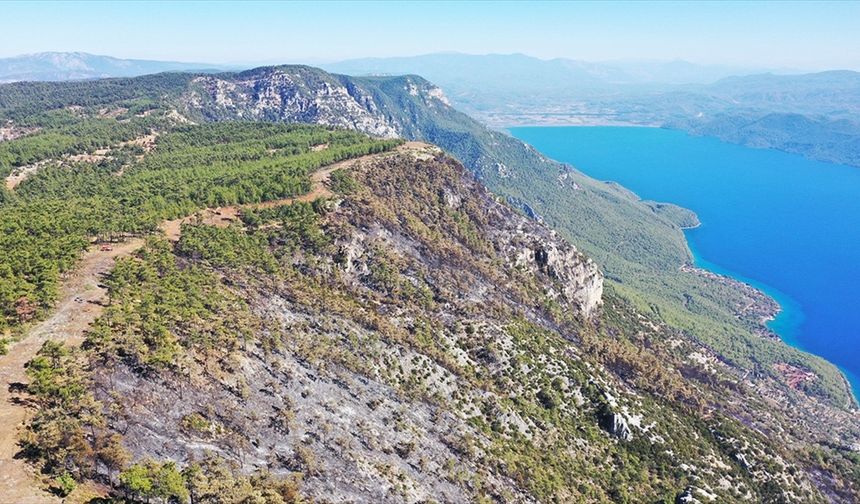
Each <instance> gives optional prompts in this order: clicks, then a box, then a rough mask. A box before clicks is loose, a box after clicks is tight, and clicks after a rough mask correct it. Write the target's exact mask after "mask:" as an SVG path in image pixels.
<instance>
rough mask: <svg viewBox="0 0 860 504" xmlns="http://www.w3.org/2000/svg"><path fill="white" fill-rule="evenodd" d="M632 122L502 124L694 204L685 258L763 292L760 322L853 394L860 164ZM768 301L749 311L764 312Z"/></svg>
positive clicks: (611, 176) (599, 173)
mask: <svg viewBox="0 0 860 504" xmlns="http://www.w3.org/2000/svg"><path fill="white" fill-rule="evenodd" d="M564 126H569V127H568V128H567V129H566V131H565V128H564ZM634 126H635V127H628V126H627V125H625V126H605V125H603V124H600V125H598V126H594V125H590V124H574V125H571V124H567V125H562V124H552V125H545V124H542V125H540V126H538V127H536V128H534V130H533V131H529V129H528V128H525V127H523V129H522V130H521V131H512V130H517V129H519V127H512V128H511V129H510V130H509V132H510V133H511V134H513V135H514V136H515V137H517V138H520V139H522V140H525V141H526V142H527V143H530V144H532V145H534V146H535V148H536V149H538V150H539V151H541V152H543V153H545V154H546V155H547V156H548V157H550V158H553V159H557V160H559V161H561V162H564V163H568V164H571V165H573V166H576V167H577V169H579V170H580V171H582V172H583V173H585V174H587V175H589V176H591V177H593V178H595V179H597V180H615V181H617V183H618V184H619V185H621V186H623V187H626V188H630V189H631V192H633V193H635V194H637V195H638V196H639V197H640V199H642V200H656V201H663V202H672V203H674V204H676V206H680V207H683V208H693V209H695V212H696V214H699V215H701V216H702V220H703V221H704V220H707V221H708V223H709V225H708V226H702V225H701V223H700V225H699V226H695V227H693V226H689V227H683V228H682V230H683V234H684V238H685V241H686V244H687V246H688V248H690V250H691V253H692V255H693V257H692V259H693V263H692V264H691V265H690V267H695V268H700V269H702V270H705V271H709V272H711V273H713V274H715V275H722V276H725V277H727V278H728V279H730V281H735V282H739V283H740V284H743V285H745V286H748V288H750V289H756V290H757V291H759V292H761V293H762V295H763V296H766V297H767V298H768V299H770V300H771V301H772V302H773V303H774V306H775V307H776V308H775V309H774V310H771V312H770V315H771V316H769V317H768V316H765V317H762V319H761V320H760V321H759V322H760V325H761V326H763V327H764V331H767V332H769V333H771V334H776V335H778V338H779V339H780V341H782V342H783V343H785V344H786V345H788V346H791V347H794V348H797V349H798V350H801V351H803V352H806V353H809V354H813V355H817V356H820V357H821V358H823V359H824V360H827V361H829V362H830V363H831V364H833V365H834V366H835V367H836V368H838V370H839V372H840V373H841V375H842V378H843V379H844V381H845V382H846V383H848V384H849V385H850V386H849V387H847V390H848V391H849V393H850V394H851V395H853V397H854V400H855V401H856V398H857V397H860V381H858V379H857V375H858V374H860V373H854V374H852V370H856V369H858V365H857V363H858V359H860V352H858V351H857V350H858V347H857V346H855V343H854V342H855V340H854V338H853V336H852V334H854V333H852V332H851V329H852V328H855V327H860V316H858V314H857V313H856V311H854V310H852V308H851V302H850V300H851V299H855V298H856V288H855V287H854V286H855V285H856V282H852V277H851V271H853V270H852V266H851V265H852V264H854V262H853V260H852V259H851V258H850V256H847V255H846V254H845V253H844V251H846V250H858V249H860V239H858V237H857V235H856V233H854V232H852V231H851V230H852V229H857V228H859V227H860V202H857V199H856V193H857V191H858V190H860V179H858V176H860V175H858V173H857V172H856V169H855V168H853V167H850V166H846V165H834V164H832V163H823V162H819V161H812V160H809V159H808V158H805V157H802V156H801V155H799V154H790V153H785V152H782V151H777V150H769V149H755V148H752V147H745V146H742V145H738V144H733V143H728V142H724V141H722V140H719V139H716V138H712V137H698V136H693V135H690V134H689V133H688V132H685V131H682V130H671V129H667V128H661V127H651V128H649V127H643V125H641V124H639V125H634ZM776 180H779V181H780V183H779V184H774V181H776ZM833 215H840V216H842V218H841V219H839V220H833V219H832V218H831V217H832V216H833ZM822 222H827V223H828V225H827V226H823V225H822V224H821V223H822ZM775 223H784V224H783V225H774V224H775ZM785 224H789V225H785ZM698 250H701V251H704V252H705V254H706V255H707V257H708V259H711V260H713V261H715V262H713V263H712V262H710V261H708V260H705V259H704V258H703V257H702V255H701V254H700V253H698ZM846 259H847V262H846ZM720 264H726V265H727V267H722V266H720ZM737 271H745V272H747V273H748V274H750V276H753V275H754V276H755V277H756V278H760V279H761V281H754V280H752V279H751V278H750V277H748V276H747V275H745V274H738V273H737ZM772 285H780V289H779V290H778V289H777V288H774V287H772ZM783 289H784V290H785V292H783V291H782V290H783ZM787 292H791V293H792V294H791V295H789V294H787ZM766 304H767V303H764V304H762V306H761V308H762V310H760V309H759V307H756V308H751V309H754V310H755V311H756V312H759V311H760V312H761V313H762V314H765V313H767V311H766V310H764V308H765V305H766ZM748 320H749V321H752V318H749V319H748Z"/></svg>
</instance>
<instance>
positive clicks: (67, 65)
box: [0, 52, 227, 82]
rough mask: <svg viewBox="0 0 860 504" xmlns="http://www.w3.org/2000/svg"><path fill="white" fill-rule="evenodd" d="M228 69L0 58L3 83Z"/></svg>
mask: <svg viewBox="0 0 860 504" xmlns="http://www.w3.org/2000/svg"><path fill="white" fill-rule="evenodd" d="M226 68H227V67H226V66H225V65H211V64H205V63H181V62H177V61H156V60H139V59H120V58H114V57H111V56H100V55H95V54H88V53H83V52H42V53H36V54H25V55H21V56H15V57H11V58H0V82H17V81H64V80H84V79H101V78H105V77H135V76H138V75H145V74H152V73H159V72H178V71H192V70H195V71H205V70H224V69H226Z"/></svg>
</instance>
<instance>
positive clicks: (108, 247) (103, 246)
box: [99, 243, 113, 252]
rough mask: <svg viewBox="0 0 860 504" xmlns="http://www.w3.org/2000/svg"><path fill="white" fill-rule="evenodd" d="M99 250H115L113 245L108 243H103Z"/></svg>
mask: <svg viewBox="0 0 860 504" xmlns="http://www.w3.org/2000/svg"><path fill="white" fill-rule="evenodd" d="M99 250H101V251H102V252H110V251H111V250H113V247H111V246H110V245H108V244H107V243H102V246H101V247H99Z"/></svg>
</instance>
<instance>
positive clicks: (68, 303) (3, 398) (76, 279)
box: [0, 238, 143, 504]
mask: <svg viewBox="0 0 860 504" xmlns="http://www.w3.org/2000/svg"><path fill="white" fill-rule="evenodd" d="M141 245H143V240H142V239H140V238H137V239H133V240H130V241H127V242H125V243H121V244H118V245H116V246H114V247H113V250H111V251H102V250H99V249H98V248H97V247H92V248H90V250H88V251H87V252H86V253H85V254H84V257H83V259H82V260H81V263H80V264H79V265H78V268H77V269H76V270H75V271H74V272H72V273H71V275H70V276H69V278H68V279H67V280H66V281H65V282H64V283H63V286H62V288H61V294H60V300H59V302H58V303H57V306H56V308H55V309H54V313H53V314H52V315H51V316H50V317H48V318H47V319H46V320H44V321H42V322H40V323H39V324H37V325H36V326H34V327H33V328H32V329H31V330H30V333H29V334H28V336H27V338H25V339H23V340H21V341H19V342H18V343H16V344H14V345H12V346H11V347H10V348H9V353H8V354H6V355H3V356H0V387H2V388H0V426H2V429H0V503H2V504H13V503H14V504H29V503H42V502H59V499H57V498H56V497H53V496H52V495H50V494H48V493H45V492H43V491H41V490H40V489H39V488H38V487H37V486H36V485H34V476H35V475H34V474H33V470H32V468H31V467H30V466H29V465H28V464H27V463H26V461H25V460H23V459H20V458H16V455H17V453H18V452H19V450H20V449H19V447H18V436H19V432H20V429H21V428H22V426H23V424H24V422H25V421H26V419H27V416H28V414H29V410H28V408H27V396H26V393H25V392H23V391H22V390H21V387H22V386H23V384H25V383H27V374H26V372H25V370H24V365H25V364H26V363H27V362H28V361H29V360H31V359H32V358H33V357H34V356H35V355H36V352H38V351H39V349H40V348H41V347H42V344H43V343H44V342H45V341H48V340H62V341H64V342H66V343H70V344H78V343H80V342H81V341H82V340H83V336H84V332H85V331H86V330H87V328H88V327H89V326H90V324H91V323H92V322H93V321H95V319H96V318H98V316H99V315H100V314H101V312H102V308H103V303H104V301H105V298H106V296H107V290H106V289H105V288H104V287H101V286H100V285H99V283H100V282H101V279H102V277H103V276H104V275H105V274H107V273H108V272H110V270H111V268H113V265H114V263H115V262H116V259H117V258H118V257H123V256H127V255H130V254H131V253H132V252H134V251H135V250H137V249H138V248H140V247H141Z"/></svg>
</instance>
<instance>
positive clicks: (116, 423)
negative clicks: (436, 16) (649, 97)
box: [28, 144, 853, 502]
mask: <svg viewBox="0 0 860 504" xmlns="http://www.w3.org/2000/svg"><path fill="white" fill-rule="evenodd" d="M330 188H331V190H332V191H333V192H334V193H335V194H336V197H335V198H334V199H332V200H330V201H327V202H317V204H315V205H313V206H311V205H307V204H305V205H302V204H297V205H293V206H289V205H288V206H281V207H273V208H268V209H265V210H262V211H259V212H247V213H246V214H245V215H243V216H242V218H243V221H244V222H243V223H244V226H242V225H240V224H239V223H235V224H234V225H233V226H230V227H226V228H224V227H215V226H209V225H205V224H196V225H195V224H192V225H187V226H185V227H184V228H183V232H182V237H181V238H180V240H179V241H178V243H176V244H175V245H173V246H171V245H169V244H167V243H166V242H164V241H157V240H156V241H153V242H150V244H149V245H148V246H147V248H146V249H144V251H143V252H142V253H141V254H140V255H139V256H138V257H137V258H136V259H133V260H126V261H123V262H121V264H120V265H119V266H118V267H117V268H116V270H115V271H114V273H113V275H112V277H111V278H110V280H109V282H108V284H109V286H110V289H111V299H112V302H111V305H110V306H109V307H108V308H107V310H106V312H105V315H104V316H103V317H102V319H101V320H100V321H99V322H98V323H97V324H96V327H95V328H94V330H93V331H92V333H91V334H90V336H89V337H88V339H87V342H86V343H85V346H84V348H83V350H82V351H80V352H74V353H72V354H70V355H62V352H60V357H58V358H57V363H58V365H57V367H58V369H57V371H56V372H57V373H60V376H62V375H68V376H74V377H79V379H80V380H81V381H80V383H81V384H84V386H83V388H81V389H76V391H75V392H74V394H78V396H77V398H76V400H75V401H74V404H73V405H67V406H60V407H57V406H56V405H55V403H54V402H53V394H54V393H55V392H54V391H53V389H52V388H51V387H50V386H49V385H50V384H51V383H52V381H51V380H55V379H57V378H56V377H54V376H53V375H51V374H50V373H47V372H44V373H42V372H41V370H44V369H45V361H44V360H43V361H38V360H37V361H36V362H35V363H34V364H33V365H32V366H31V367H32V368H33V369H37V370H40V372H39V373H33V377H34V378H36V379H37V380H38V383H39V384H40V387H39V388H34V390H35V391H37V392H36V402H37V403H39V404H40V405H41V409H40V412H39V413H38V414H37V415H36V417H35V419H34V421H33V422H32V423H31V427H30V429H31V430H30V432H31V437H29V438H28V442H29V443H30V445H29V446H28V448H29V450H28V452H29V453H31V454H32V455H34V456H35V457H36V459H37V460H38V461H40V462H41V463H43V464H45V467H46V468H48V470H52V469H51V468H52V467H55V466H54V465H53V464H56V454H57V453H66V454H68V456H69V459H67V460H69V461H71V462H67V465H66V466H65V467H66V468H68V470H69V471H71V472H72V473H73V474H81V475H84V477H83V478H82V479H84V480H86V479H95V480H97V481H102V482H105V483H108V482H114V483H117V484H118V485H119V486H120V487H121V488H122V489H123V490H124V491H126V492H129V493H130V494H132V495H135V496H137V497H138V498H140V499H146V498H150V497H159V496H163V497H165V498H171V497H172V498H176V499H179V500H185V499H187V498H188V497H189V496H190V495H192V494H193V495H195V496H196V497H197V498H198V499H200V500H203V501H217V498H218V497H217V496H218V494H219V492H223V495H221V497H222V498H225V499H227V497H225V495H230V496H238V495H240V492H253V490H257V491H263V488H264V487H262V486H261V487H258V488H255V489H253V490H252V489H251V488H246V489H244V490H240V489H239V487H238V486H237V487H235V488H234V487H229V490H227V489H225V488H224V487H223V486H219V485H228V483H223V482H228V481H232V479H233V478H238V477H241V476H238V475H240V474H242V473H251V474H260V475H262V474H266V473H267V474H269V476H268V477H269V478H275V479H281V478H285V479H284V480H283V481H289V482H291V483H290V485H291V486H289V492H287V491H286V490H283V491H282V492H281V493H280V494H279V495H282V496H286V495H288V494H289V495H290V496H291V497H279V498H280V499H281V500H274V497H273V496H272V495H273V494H268V495H269V496H268V497H266V496H260V497H259V498H260V499H261V500H262V501H264V502H283V501H286V502H292V501H295V500H296V494H299V495H304V496H308V497H310V498H313V499H314V500H316V501H321V502H327V501H330V502H342V501H355V502H370V501H372V502H426V501H428V500H435V501H441V502H466V501H481V500H495V501H500V502H538V501H539V502H571V501H593V502H609V501H612V502H624V501H629V502H642V501H662V502H666V501H668V502H671V501H673V500H674V499H675V498H676V497H677V496H680V495H683V494H685V493H689V494H690V495H695V496H696V497H697V498H699V499H709V498H712V499H716V500H718V501H720V502H741V501H745V500H749V501H774V502H776V501H779V500H780V499H781V500H785V501H796V502H816V501H822V500H823V499H824V496H823V494H822V493H821V491H820V490H818V489H817V488H816V486H815V485H813V484H812V483H811V480H810V477H809V476H807V475H806V473H804V472H803V470H802V467H803V465H802V464H800V461H801V460H802V458H801V457H800V456H799V455H798V454H797V453H796V452H794V451H785V450H784V448H783V447H775V446H773V445H772V443H770V442H768V440H767V439H766V438H765V437H763V436H762V435H759V434H757V433H755V431H753V430H751V429H748V428H747V427H745V426H744V425H743V424H742V423H740V422H737V421H734V420H730V419H729V418H726V417H724V416H722V415H721V414H719V413H714V414H715V416H714V417H712V418H710V419H707V420H700V419H698V417H697V414H696V408H697V407H706V406H705V405H706V404H707V402H708V401H709V400H711V399H713V398H716V397H718V395H719V394H721V393H723V394H729V395H730V396H732V397H734V396H735V395H736V394H737V392H733V391H732V390H733V389H736V388H737V387H743V386H744V385H742V382H741V381H739V380H738V378H737V377H733V376H732V374H731V373H730V372H729V373H726V371H725V370H723V369H720V366H719V365H718V364H717V363H713V364H709V365H708V366H710V367H712V368H713V370H712V371H709V370H708V369H707V367H698V366H695V365H694V366H688V367H687V368H686V371H685V372H687V373H689V375H690V380H689V382H688V383H684V382H683V380H681V375H680V373H679V371H680V370H679V369H677V368H674V362H675V361H674V360H670V361H669V362H665V365H666V366H665V367H663V368H659V367H658V366H655V363H657V362H658V359H660V358H662V357H663V356H662V355H660V354H658V353H656V352H657V351H656V350H653V349H650V348H649V347H650V345H651V344H653V343H656V342H657V341H660V340H661V339H662V338H667V337H672V338H677V337H679V335H678V334H677V333H673V332H672V331H671V330H668V329H667V328H665V327H661V326H659V325H655V324H653V322H651V321H649V320H648V319H647V318H645V317H643V316H642V315H640V314H637V313H636V312H635V310H631V308H630V307H629V306H627V305H625V304H624V303H622V302H619V300H618V299H617V298H616V297H615V296H614V295H612V294H609V295H608V296H606V297H604V296H603V295H602V293H601V290H602V280H601V276H600V274H599V273H598V271H597V268H596V267H595V265H594V264H593V263H592V262H591V261H590V260H589V259H587V258H585V257H584V256H583V255H581V254H580V253H579V252H577V251H576V250H575V249H574V248H573V247H572V246H571V245H569V244H567V243H566V242H565V241H564V240H562V239H560V238H559V237H558V236H557V235H556V234H555V233H553V232H552V231H550V230H548V229H546V228H545V227H543V226H542V225H540V224H537V223H535V222H534V221H532V220H530V219H527V218H525V217H523V216H521V215H519V214H517V213H516V212H514V211H513V210H512V209H510V208H509V207H507V206H505V205H504V204H502V203H500V202H498V201H497V199H496V197H495V196H494V195H492V194H491V193H489V192H487V191H486V189H484V188H483V187H482V186H481V185H480V184H479V183H477V181H475V180H474V179H473V178H472V177H471V176H470V175H469V174H468V173H467V172H466V171H465V170H464V169H463V168H462V166H460V165H459V164H458V163H457V162H455V161H454V160H452V159H451V158H448V157H446V156H445V155H444V154H442V153H441V152H440V151H439V150H438V149H436V148H434V147H431V146H422V145H415V144H410V145H407V146H405V147H404V148H401V149H399V150H396V151H394V152H391V153H386V154H380V155H377V156H375V157H373V158H365V159H364V160H361V161H358V162H356V163H353V164H352V165H351V166H350V167H349V168H348V169H346V170H343V171H340V172H334V173H333V174H332V179H331V182H330ZM602 299H606V305H605V306H603V307H602V308H601V304H602V303H601V300H602ZM621 333H625V334H628V335H631V337H632V335H634V334H638V335H637V336H636V337H637V338H642V340H641V341H640V343H644V342H649V343H645V344H644V345H642V346H640V348H639V352H638V355H637V354H636V352H635V351H633V352H631V351H630V349H628V347H627V345H628V343H626V342H625V338H626V337H617V336H616V335H619V334H621ZM690 345H694V344H693V343H691V342H685V341H678V342H677V343H676V346H675V351H676V352H681V353H686V352H696V353H697V355H701V357H702V359H703V360H704V362H708V359H709V357H708V355H710V354H708V351H707V350H706V349H704V348H702V347H697V346H690ZM56 353H57V352H56V351H54V354H56ZM49 355H51V354H49V353H47V352H45V353H44V354H43V356H42V358H43V359H47V358H48V357H49ZM167 356H169V358H166V357H167ZM678 362H681V361H678ZM698 373H701V375H700V376H699V377H698V378H696V376H697V374H698ZM622 377H623V378H622ZM729 384H730V385H729ZM42 390H43V391H42ZM669 398H672V401H671V402H667V399H669ZM78 403H83V404H89V405H93V406H92V408H94V410H95V411H96V412H98V413H97V414H93V413H92V411H93V410H92V409H90V410H88V412H81V411H79V410H78V409H77V407H76V406H75V405H76V404H78ZM55 421H61V422H63V421H64V422H66V423H67V424H69V425H77V426H78V427H79V428H80V429H81V434H82V436H83V440H80V439H77V438H75V437H74V436H72V437H71V439H69V440H68V441H66V440H63V439H60V440H59V444H51V443H57V440H56V439H54V438H51V437H50V436H49V435H47V434H49V433H50V432H51V429H52V422H55ZM771 428H773V429H777V428H781V424H773V425H772V427H771ZM849 430H850V428H849ZM90 432H93V433H94V434H90ZM107 440H111V441H110V442H108V441H107ZM110 443H114V445H115V444H116V443H119V444H120V445H121V446H122V447H124V448H123V450H125V451H126V458H125V460H126V462H125V469H124V470H123V471H122V472H119V467H117V466H116V465H115V464H114V465H112V464H113V463H112V462H110V461H113V460H116V459H117V458H118V457H115V456H114V457H113V458H108V455H107V454H106V453H105V451H104V448H103V446H105V445H110ZM89 444H91V446H92V450H91V451H89V450H88V449H87V448H86V446H87V445H89ZM114 445H111V446H114ZM116 452H117V449H111V450H110V451H108V452H107V453H110V454H113V453H116ZM93 460H94V461H93ZM88 468H91V469H88ZM179 469H183V470H182V472H181V474H180V473H179V472H178V470H179ZM118 472H119V475H117V473H118ZM160 474H177V475H178V476H175V477H173V476H172V477H171V478H175V483H176V484H174V485H160V484H153V486H152V487H150V488H147V487H146V486H145V485H137V482H139V481H144V480H146V479H151V480H152V481H156V482H157V481H159V478H161V476H159V475H160ZM832 474H833V473H832V472H828V473H827V475H828V477H832ZM219 481H221V482H222V483H219ZM267 481H271V480H267ZM838 481H839V484H840V485H843V484H844V483H843V481H842V480H841V479H840V480H838ZM267 484H268V483H267ZM849 485H850V484H849ZM847 488H848V489H849V490H848V491H853V490H850V489H851V488H852V487H850V486H848V487H847ZM843 491H844V490H843ZM241 495H245V494H241ZM845 495H850V494H845ZM230 498H233V497H230ZM228 500H229V499H228Z"/></svg>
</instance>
